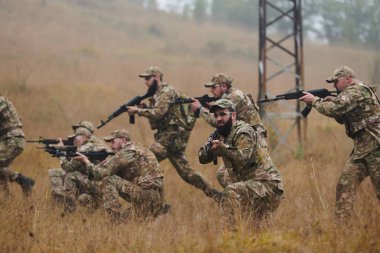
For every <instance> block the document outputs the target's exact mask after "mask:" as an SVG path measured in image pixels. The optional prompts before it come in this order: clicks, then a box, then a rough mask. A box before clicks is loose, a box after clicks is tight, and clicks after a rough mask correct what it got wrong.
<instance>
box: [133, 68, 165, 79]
mask: <svg viewBox="0 0 380 253" xmlns="http://www.w3.org/2000/svg"><path fill="white" fill-rule="evenodd" d="M157 75H160V77H162V76H163V75H164V74H163V73H162V71H161V69H160V68H159V67H156V66H152V67H149V68H148V69H147V70H146V71H145V72H144V73H141V74H139V77H149V76H157Z"/></svg>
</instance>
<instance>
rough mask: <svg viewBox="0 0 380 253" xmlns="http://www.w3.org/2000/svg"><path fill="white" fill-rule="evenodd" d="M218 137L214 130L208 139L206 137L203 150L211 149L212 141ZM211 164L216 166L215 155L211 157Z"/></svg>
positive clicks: (216, 158)
mask: <svg viewBox="0 0 380 253" xmlns="http://www.w3.org/2000/svg"><path fill="white" fill-rule="evenodd" d="M218 135H219V132H218V130H215V131H214V132H213V133H212V134H211V135H210V137H208V139H207V142H206V145H205V146H204V149H205V150H206V151H208V150H209V149H210V148H211V147H212V141H213V140H215V139H216V138H217V137H218ZM212 161H213V163H214V164H215V165H216V164H218V157H217V156H216V155H213V159H212Z"/></svg>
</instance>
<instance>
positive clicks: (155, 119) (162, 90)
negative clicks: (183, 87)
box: [138, 83, 212, 196]
mask: <svg viewBox="0 0 380 253" xmlns="http://www.w3.org/2000/svg"><path fill="white" fill-rule="evenodd" d="M183 97H186V96H185V95H183V94H182V93H180V92H178V91H176V90H175V89H174V88H173V87H172V86H170V85H169V84H166V83H163V84H162V85H161V86H159V87H158V89H157V92H156V94H155V95H154V96H153V97H152V98H151V99H150V106H149V108H147V109H140V110H139V113H138V114H139V115H140V116H144V117H147V118H148V119H149V122H150V125H151V128H152V129H154V130H157V132H156V133H155V135H154V139H155V141H156V142H155V143H153V144H152V146H151V148H150V149H151V150H152V151H153V153H154V154H155V155H156V157H157V159H158V161H162V160H164V159H166V158H168V159H169V160H170V162H171V163H172V165H173V166H174V168H175V169H176V170H177V172H178V174H179V175H180V176H181V178H182V179H183V180H184V181H185V182H187V183H189V184H191V185H193V186H195V187H196V188H198V189H200V190H202V191H203V192H204V193H205V194H206V195H207V196H210V192H211V190H212V188H211V186H210V183H209V182H208V181H207V180H206V178H205V177H204V176H202V174H201V173H199V172H198V171H195V170H193V169H192V168H191V167H190V164H189V162H188V160H187V157H186V154H185V149H186V146H187V143H188V140H189V137H190V132H191V130H192V129H193V127H194V124H195V120H196V118H195V117H194V113H192V112H191V111H190V110H189V105H184V104H182V105H172V104H170V103H171V102H172V101H174V100H175V99H177V98H183Z"/></svg>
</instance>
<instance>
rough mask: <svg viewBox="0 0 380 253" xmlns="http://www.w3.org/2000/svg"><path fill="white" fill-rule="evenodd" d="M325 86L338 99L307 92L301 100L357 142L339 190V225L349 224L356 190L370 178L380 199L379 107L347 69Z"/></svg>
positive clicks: (373, 96)
mask: <svg viewBox="0 0 380 253" xmlns="http://www.w3.org/2000/svg"><path fill="white" fill-rule="evenodd" d="M326 82H327V83H333V84H334V86H335V88H336V89H337V90H338V91H339V92H340V93H339V95H338V96H337V97H336V98H332V97H327V98H324V99H321V98H319V97H315V96H313V95H312V94H310V93H307V92H304V93H305V96H303V97H301V98H300V100H302V101H304V102H306V103H307V104H309V105H312V106H313V107H314V108H315V109H317V111H318V112H320V113H322V114H323V115H325V116H327V117H332V118H334V119H335V120H336V121H337V122H338V123H340V124H344V125H345V127H346V133H347V135H348V136H349V137H350V138H352V139H353V140H354V149H353V151H352V153H351V155H350V157H349V159H348V161H347V163H346V165H345V168H344V170H343V172H342V174H341V175H340V178H339V181H338V185H337V187H336V207H335V215H336V217H337V220H338V221H346V218H347V217H349V216H350V213H351V211H352V209H353V201H354V196H355V193H356V189H357V187H358V186H359V185H360V183H361V182H362V181H363V180H364V179H365V178H366V177H367V176H369V177H370V178H371V182H372V184H373V185H374V187H375V190H376V192H377V198H378V199H380V166H379V165H380V163H379V161H380V160H379V159H380V147H379V143H380V105H379V99H378V97H377V96H376V94H375V92H374V91H373V90H372V88H371V87H369V86H367V85H365V84H363V83H362V82H361V81H359V80H357V79H356V78H355V73H354V71H353V70H352V69H351V68H349V67H347V66H342V67H339V68H337V69H336V70H335V71H334V73H333V75H332V76H331V77H329V78H327V79H326Z"/></svg>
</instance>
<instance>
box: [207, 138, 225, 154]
mask: <svg viewBox="0 0 380 253" xmlns="http://www.w3.org/2000/svg"><path fill="white" fill-rule="evenodd" d="M225 147H226V145H225V144H224V142H222V141H220V140H213V141H212V146H211V148H210V150H211V151H212V152H214V153H218V151H220V150H221V149H222V148H225Z"/></svg>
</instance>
